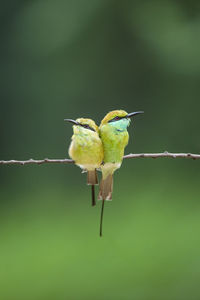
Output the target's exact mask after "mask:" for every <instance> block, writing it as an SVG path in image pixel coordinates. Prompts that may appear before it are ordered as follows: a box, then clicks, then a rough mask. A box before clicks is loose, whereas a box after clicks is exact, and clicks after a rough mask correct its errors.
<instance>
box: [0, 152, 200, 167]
mask: <svg viewBox="0 0 200 300" xmlns="http://www.w3.org/2000/svg"><path fill="white" fill-rule="evenodd" d="M164 157H165V158H190V159H194V160H195V159H200V154H192V153H170V152H167V151H165V152H161V153H136V154H132V153H130V154H128V155H125V156H124V159H131V158H154V159H155V158H164ZM73 163H74V161H73V160H72V159H68V158H67V159H54V158H53V159H51V158H44V159H32V158H30V159H28V160H15V159H11V160H0V165H21V166H24V165H42V164H73Z"/></svg>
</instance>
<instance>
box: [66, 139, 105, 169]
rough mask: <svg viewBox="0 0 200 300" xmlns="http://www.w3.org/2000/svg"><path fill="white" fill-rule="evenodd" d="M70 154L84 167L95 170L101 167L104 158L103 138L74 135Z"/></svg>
mask: <svg viewBox="0 0 200 300" xmlns="http://www.w3.org/2000/svg"><path fill="white" fill-rule="evenodd" d="M69 155H70V157H71V158H72V159H73V160H74V161H75V163H76V164H77V165H78V166H79V167H80V168H82V169H86V170H94V169H96V168H99V166H100V164H101V163H102V160H103V147H102V143H101V140H100V139H99V138H98V139H92V138H91V137H90V138H87V139H86V138H85V137H84V138H81V137H73V139H72V142H71V145H70V148H69Z"/></svg>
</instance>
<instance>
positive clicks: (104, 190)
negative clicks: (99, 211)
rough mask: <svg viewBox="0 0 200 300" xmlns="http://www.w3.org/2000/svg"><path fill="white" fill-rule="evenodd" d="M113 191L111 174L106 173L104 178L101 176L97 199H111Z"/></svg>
mask: <svg viewBox="0 0 200 300" xmlns="http://www.w3.org/2000/svg"><path fill="white" fill-rule="evenodd" d="M112 191H113V174H108V175H107V177H106V178H102V180H101V183H100V188H99V195H98V199H99V200H112Z"/></svg>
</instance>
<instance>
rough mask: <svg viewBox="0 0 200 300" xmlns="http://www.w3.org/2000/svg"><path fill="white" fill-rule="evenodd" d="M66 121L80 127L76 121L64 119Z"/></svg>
mask: <svg viewBox="0 0 200 300" xmlns="http://www.w3.org/2000/svg"><path fill="white" fill-rule="evenodd" d="M64 121H67V122H70V123H72V124H74V125H79V123H78V122H76V121H75V120H72V119H64Z"/></svg>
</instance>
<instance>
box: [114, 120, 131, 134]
mask: <svg viewBox="0 0 200 300" xmlns="http://www.w3.org/2000/svg"><path fill="white" fill-rule="evenodd" d="M130 122H131V120H130V119H129V118H123V119H121V120H117V121H113V122H111V123H109V125H110V126H112V127H114V128H115V129H116V130H117V131H125V130H127V127H128V126H129V125H130Z"/></svg>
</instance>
